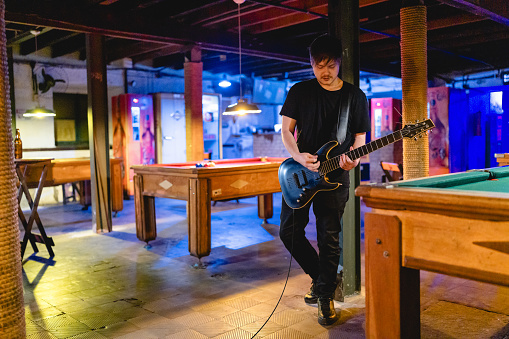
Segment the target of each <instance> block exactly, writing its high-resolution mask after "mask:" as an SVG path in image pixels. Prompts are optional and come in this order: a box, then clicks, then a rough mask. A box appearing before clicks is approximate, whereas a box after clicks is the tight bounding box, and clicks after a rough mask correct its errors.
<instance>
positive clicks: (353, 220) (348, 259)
mask: <svg viewBox="0 0 509 339" xmlns="http://www.w3.org/2000/svg"><path fill="white" fill-rule="evenodd" d="M329 33H330V34H331V35H333V36H336V37H338V38H339V39H341V42H342V47H343V57H342V65H341V71H340V72H341V76H340V77H341V79H342V80H344V81H346V82H349V83H351V84H353V85H355V86H359V72H360V65H359V64H360V62H359V0H329ZM359 184H360V168H359V166H357V167H356V168H355V169H353V170H351V171H350V198H349V200H348V203H347V204H346V207H345V213H344V215H343V227H342V231H341V234H340V241H341V242H342V248H343V251H342V253H341V258H340V263H342V265H343V275H342V276H341V275H340V274H338V279H342V288H343V295H352V294H354V293H358V292H360V290H361V250H360V239H361V231H360V230H361V212H360V210H361V208H360V198H358V197H356V196H355V188H356V187H357V186H358V185H359ZM338 273H339V272H338ZM340 286H341V285H340ZM336 299H339V300H340V299H342V296H341V295H338V293H336Z"/></svg>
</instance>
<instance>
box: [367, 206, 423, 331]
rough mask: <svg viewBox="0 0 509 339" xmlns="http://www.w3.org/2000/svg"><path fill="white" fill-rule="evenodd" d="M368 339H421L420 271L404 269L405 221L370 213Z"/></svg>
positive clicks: (368, 225)
mask: <svg viewBox="0 0 509 339" xmlns="http://www.w3.org/2000/svg"><path fill="white" fill-rule="evenodd" d="M364 221H365V225H366V226H365V236H366V238H365V244H366V337H367V338H374V339H376V338H420V337H421V327H420V294H419V288H420V286H419V283H420V281H419V270H414V269H409V268H404V267H402V266H401V227H402V225H401V221H400V219H399V218H398V217H396V216H390V215H383V214H376V213H366V214H365V218H364Z"/></svg>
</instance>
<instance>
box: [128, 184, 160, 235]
mask: <svg viewBox="0 0 509 339" xmlns="http://www.w3.org/2000/svg"><path fill="white" fill-rule="evenodd" d="M133 181H134V210H135V213H136V236H137V237H138V239H140V240H141V241H145V242H146V243H147V245H148V242H149V241H151V240H155V239H156V237H157V230H156V207H155V201H154V197H151V196H146V195H143V176H141V175H135V176H134V177H133Z"/></svg>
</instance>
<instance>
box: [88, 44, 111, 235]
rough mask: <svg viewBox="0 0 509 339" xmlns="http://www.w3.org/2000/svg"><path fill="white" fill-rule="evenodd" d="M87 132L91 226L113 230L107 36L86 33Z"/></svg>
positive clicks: (103, 229) (97, 229) (96, 229)
mask: <svg viewBox="0 0 509 339" xmlns="http://www.w3.org/2000/svg"><path fill="white" fill-rule="evenodd" d="M86 40H87V78H88V79H87V80H88V133H89V140H90V141H89V142H90V182H91V186H92V189H91V191H92V192H91V193H92V194H91V195H92V227H93V229H95V231H96V232H97V233H105V232H111V230H112V228H111V224H112V222H111V195H110V143H109V130H108V94H107V93H108V92H107V89H108V88H107V81H106V63H105V57H104V55H105V53H104V52H105V51H104V37H103V36H102V35H99V34H87V39H86Z"/></svg>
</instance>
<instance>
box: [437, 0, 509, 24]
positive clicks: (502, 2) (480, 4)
mask: <svg viewBox="0 0 509 339" xmlns="http://www.w3.org/2000/svg"><path fill="white" fill-rule="evenodd" d="M438 1H440V2H442V3H444V4H447V5H450V6H452V7H456V8H459V9H462V10H464V11H466V12H470V13H472V14H475V15H480V16H483V17H485V18H488V19H490V20H493V21H495V22H498V23H500V24H502V25H505V26H509V1H507V0H482V1H479V0H477V1H475V2H473V1H472V0H438Z"/></svg>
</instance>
